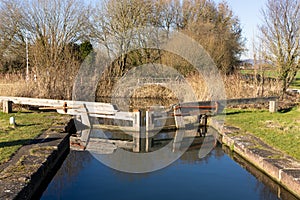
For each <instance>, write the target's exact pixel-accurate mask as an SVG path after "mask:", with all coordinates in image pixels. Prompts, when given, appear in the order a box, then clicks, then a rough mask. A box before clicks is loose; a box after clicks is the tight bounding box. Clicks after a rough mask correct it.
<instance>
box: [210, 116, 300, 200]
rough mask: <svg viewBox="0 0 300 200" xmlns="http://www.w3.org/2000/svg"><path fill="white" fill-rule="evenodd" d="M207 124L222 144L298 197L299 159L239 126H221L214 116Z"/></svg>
mask: <svg viewBox="0 0 300 200" xmlns="http://www.w3.org/2000/svg"><path fill="white" fill-rule="evenodd" d="M209 124H210V126H212V127H213V128H215V129H216V130H217V131H218V132H219V134H220V135H219V138H218V140H219V141H220V142H221V143H222V144H224V145H226V146H228V147H229V148H230V149H231V150H232V151H233V152H235V153H237V154H238V155H239V156H241V157H242V158H244V159H245V160H247V161H248V162H249V163H251V164H252V165H254V166H255V167H257V168H258V169H260V170H261V171H262V172H264V173H265V174H267V175H268V176H269V177H271V178H272V179H273V180H275V181H276V182H277V183H279V184H280V185H282V186H283V187H284V188H286V189H287V190H288V191H290V192H291V193H292V194H294V195H295V196H297V197H298V198H300V162H299V161H297V160H295V159H294V158H292V157H290V156H288V155H286V154H284V153H282V152H280V151H278V150H276V149H274V148H273V147H271V146H269V145H267V144H265V143H264V142H263V141H261V140H260V139H259V138H257V137H255V136H253V135H252V134H251V133H247V134H241V133H240V129H239V128H236V127H232V126H225V125H224V126H223V124H224V123H223V122H221V121H218V120H217V119H215V118H213V119H211V120H210V123H209Z"/></svg>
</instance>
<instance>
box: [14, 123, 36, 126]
mask: <svg viewBox="0 0 300 200" xmlns="http://www.w3.org/2000/svg"><path fill="white" fill-rule="evenodd" d="M37 125H41V124H40V123H38V124H17V127H29V126H37Z"/></svg>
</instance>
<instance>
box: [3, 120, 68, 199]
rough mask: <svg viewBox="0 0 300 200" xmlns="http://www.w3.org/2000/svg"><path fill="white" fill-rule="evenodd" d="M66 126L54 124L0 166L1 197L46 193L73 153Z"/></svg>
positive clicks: (29, 196)
mask: <svg viewBox="0 0 300 200" xmlns="http://www.w3.org/2000/svg"><path fill="white" fill-rule="evenodd" d="M66 123H67V122H66ZM66 129H67V126H66V125H61V126H54V127H51V128H50V129H48V130H47V131H45V132H43V133H42V134H41V135H40V136H39V137H38V138H35V139H33V140H32V142H31V143H30V144H28V145H25V146H23V147H21V148H20V149H19V150H18V151H17V152H16V154H15V155H14V156H13V157H12V159H11V160H10V161H9V162H7V163H5V164H3V165H1V166H0V168H1V172H0V199H33V198H35V196H36V195H38V194H39V193H42V192H43V191H42V190H43V185H45V184H47V181H48V182H49V178H51V176H53V175H54V174H55V173H56V171H57V170H58V168H59V167H60V165H61V164H62V163H63V160H64V158H65V157H66V156H67V154H68V152H69V136H70V134H69V133H67V131H65V130H66Z"/></svg>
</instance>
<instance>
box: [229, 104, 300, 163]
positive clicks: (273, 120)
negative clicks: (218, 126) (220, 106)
mask: <svg viewBox="0 0 300 200" xmlns="http://www.w3.org/2000/svg"><path fill="white" fill-rule="evenodd" d="M226 124H228V125H232V126H236V127H239V128H241V131H242V132H243V133H247V132H248V133H252V134H253V135H255V136H257V137H259V138H260V139H261V140H263V141H264V142H266V143H267V144H269V145H271V146H273V147H275V148H276V149H278V150H281V151H282V152H285V153H286V154H288V155H290V156H292V157H294V158H296V159H298V160H300V107H298V108H293V109H292V110H290V111H288V112H285V113H280V112H278V113H269V112H268V111H264V110H240V109H228V110H226Z"/></svg>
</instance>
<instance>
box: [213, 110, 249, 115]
mask: <svg viewBox="0 0 300 200" xmlns="http://www.w3.org/2000/svg"><path fill="white" fill-rule="evenodd" d="M252 112H253V111H251V110H237V111H228V112H225V113H221V114H218V115H223V116H226V115H238V114H243V113H252Z"/></svg>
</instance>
